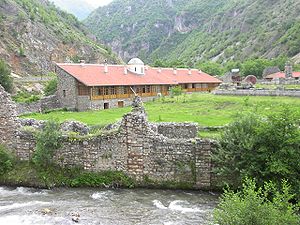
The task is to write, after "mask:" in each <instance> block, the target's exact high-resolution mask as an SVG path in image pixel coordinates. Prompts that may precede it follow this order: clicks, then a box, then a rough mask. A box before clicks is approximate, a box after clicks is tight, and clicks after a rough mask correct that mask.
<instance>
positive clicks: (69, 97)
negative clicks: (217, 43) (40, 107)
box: [55, 58, 221, 111]
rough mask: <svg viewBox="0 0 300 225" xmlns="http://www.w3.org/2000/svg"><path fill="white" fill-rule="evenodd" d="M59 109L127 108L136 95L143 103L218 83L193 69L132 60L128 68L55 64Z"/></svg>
mask: <svg viewBox="0 0 300 225" xmlns="http://www.w3.org/2000/svg"><path fill="white" fill-rule="evenodd" d="M55 70H56V73H57V75H58V88H57V96H58V99H59V101H60V103H61V106H62V107H66V108H70V109H76V110H78V111H86V110H91V109H96V110H97V109H108V108H116V107H124V106H128V105H130V104H131V102H132V98H133V97H134V95H135V93H136V94H138V95H139V96H141V97H142V99H143V101H149V100H152V99H153V98H154V97H157V96H160V95H168V92H169V89H170V87H172V86H177V85H180V86H181V87H182V88H183V89H184V90H185V91H186V92H200V91H211V90H213V89H215V88H216V87H217V86H219V84H220V83H221V81H220V80H219V79H217V78H215V77H212V76H210V75H208V74H206V73H204V72H202V71H199V70H196V69H170V68H153V67H150V66H145V65H144V63H143V62H142V61H141V60H140V59H138V58H134V59H132V60H130V61H129V63H128V65H107V64H105V65H99V64H84V63H80V64H70V63H58V64H56V69H55Z"/></svg>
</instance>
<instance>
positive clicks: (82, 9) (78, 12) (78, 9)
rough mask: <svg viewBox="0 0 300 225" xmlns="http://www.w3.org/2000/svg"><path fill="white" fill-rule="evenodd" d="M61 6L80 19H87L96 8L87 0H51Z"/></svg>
mask: <svg viewBox="0 0 300 225" xmlns="http://www.w3.org/2000/svg"><path fill="white" fill-rule="evenodd" d="M51 2H54V4H55V5H57V6H58V7H59V8H61V9H63V10H66V11H67V12H69V13H72V14H74V15H75V16H76V17H77V18H78V19H80V20H83V19H85V18H86V17H87V16H88V15H89V14H90V13H91V12H92V11H93V10H94V9H95V8H94V7H93V6H91V5H90V4H89V3H88V2H87V1H85V0H72V1H68V0H51Z"/></svg>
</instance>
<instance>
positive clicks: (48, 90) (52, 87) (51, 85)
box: [45, 79, 57, 96]
mask: <svg viewBox="0 0 300 225" xmlns="http://www.w3.org/2000/svg"><path fill="white" fill-rule="evenodd" d="M56 90H57V79H53V80H51V81H49V82H48V84H47V86H46V87H45V95H46V96H49V95H54V94H55V92H56Z"/></svg>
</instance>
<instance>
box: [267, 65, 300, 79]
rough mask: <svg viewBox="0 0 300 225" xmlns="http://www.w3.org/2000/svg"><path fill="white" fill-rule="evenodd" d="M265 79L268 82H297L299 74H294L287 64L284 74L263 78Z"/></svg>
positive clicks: (278, 73) (299, 77) (279, 73)
mask: <svg viewBox="0 0 300 225" xmlns="http://www.w3.org/2000/svg"><path fill="white" fill-rule="evenodd" d="M265 79H266V80H268V81H272V80H274V79H295V80H299V79H300V72H294V71H293V67H292V66H291V65H290V64H287V65H286V66H285V71H284V72H277V73H273V74H270V75H267V76H266V77H265Z"/></svg>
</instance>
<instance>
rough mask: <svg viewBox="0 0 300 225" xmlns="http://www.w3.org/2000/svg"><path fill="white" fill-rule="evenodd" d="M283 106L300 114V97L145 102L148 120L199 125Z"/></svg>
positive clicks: (102, 119)
mask: <svg viewBox="0 0 300 225" xmlns="http://www.w3.org/2000/svg"><path fill="white" fill-rule="evenodd" d="M283 107H287V108H290V109H291V110H292V111H293V112H295V113H298V114H299V115H300V99H299V98H292V97H265V96H249V97H247V96H219V95H218V96H216V95H212V94H198V93H197V94H191V95H182V96H180V97H178V98H177V97H176V98H171V97H164V98H161V99H157V100H155V101H152V102H147V103H145V108H146V110H147V113H148V117H149V120H150V121H153V122H196V123H198V124H199V125H200V126H222V125H226V124H228V123H230V122H232V121H233V120H234V119H235V118H238V117H239V116H240V114H241V113H246V112H253V113H256V114H262V115H267V114H272V113H274V112H277V111H279V110H281V109H282V108H283ZM130 110H131V108H130V107H126V108H116V109H109V110H101V111H88V112H64V111H56V112H50V113H47V114H31V115H26V116H23V117H26V118H34V119H39V120H48V119H50V118H52V119H57V120H59V121H61V122H62V121H65V120H78V121H81V122H83V123H86V124H88V125H102V126H103V125H106V124H109V123H114V122H116V121H118V120H120V119H121V118H122V116H123V115H124V114H125V113H127V112H129V111H130ZM200 135H201V136H202V137H212V138H215V137H218V136H219V135H218V132H200Z"/></svg>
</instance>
